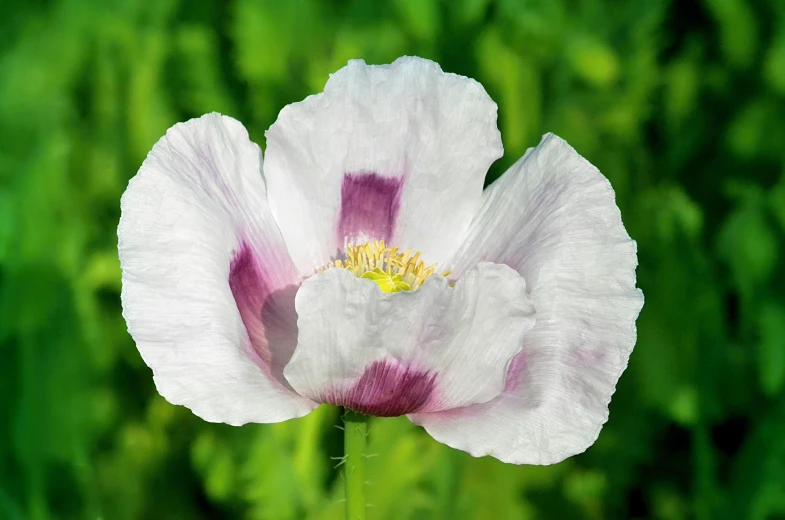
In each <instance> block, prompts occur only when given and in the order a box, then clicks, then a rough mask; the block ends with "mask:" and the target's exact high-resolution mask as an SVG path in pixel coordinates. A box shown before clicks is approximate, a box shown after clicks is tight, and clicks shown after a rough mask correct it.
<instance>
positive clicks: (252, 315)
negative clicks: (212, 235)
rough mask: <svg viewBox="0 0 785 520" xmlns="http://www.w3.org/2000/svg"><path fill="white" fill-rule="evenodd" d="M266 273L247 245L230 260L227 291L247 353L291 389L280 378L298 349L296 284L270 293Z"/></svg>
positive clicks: (264, 369) (244, 243) (243, 244)
mask: <svg viewBox="0 0 785 520" xmlns="http://www.w3.org/2000/svg"><path fill="white" fill-rule="evenodd" d="M268 279H269V276H268V273H266V271H265V269H264V268H263V266H262V265H260V263H259V262H258V261H257V258H256V256H255V255H254V253H253V250H252V249H251V247H250V246H249V245H248V244H247V243H246V242H244V241H243V242H241V243H240V247H239V249H238V250H237V252H236V253H235V254H234V258H232V262H231V264H230V268H229V288H230V289H231V290H232V295H233V296H234V301H235V302H236V303H237V310H238V311H240V317H241V318H242V320H243V324H244V325H245V329H246V331H247V332H248V338H249V339H250V342H251V344H250V345H249V346H248V347H249V349H248V350H249V352H248V354H249V355H250V356H251V358H252V359H253V360H254V361H255V362H256V364H257V365H259V367H260V368H261V369H262V370H263V371H264V372H265V373H266V374H267V375H269V376H270V377H272V378H274V379H275V380H277V381H278V382H279V383H281V384H282V385H283V386H284V387H286V388H288V389H290V390H291V385H290V384H289V382H288V381H287V380H286V378H285V377H284V376H283V368H284V367H285V366H286V364H287V363H288V362H289V360H290V359H291V357H292V354H293V353H294V349H295V347H296V346H297V312H296V311H295V308H294V296H295V294H296V293H297V286H296V285H289V286H286V287H284V288H282V289H278V290H272V291H271V290H270V288H269V284H268V283H267V281H266V280H268Z"/></svg>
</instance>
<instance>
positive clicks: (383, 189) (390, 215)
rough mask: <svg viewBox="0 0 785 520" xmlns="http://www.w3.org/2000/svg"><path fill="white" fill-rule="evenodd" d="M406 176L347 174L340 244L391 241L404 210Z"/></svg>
mask: <svg viewBox="0 0 785 520" xmlns="http://www.w3.org/2000/svg"><path fill="white" fill-rule="evenodd" d="M402 187H403V177H383V176H381V175H379V174H377V173H366V172H361V173H347V174H345V175H344V176H343V183H342V184H341V211H340V215H339V218H338V242H339V243H340V244H344V243H347V242H356V241H358V240H362V241H371V240H390V238H391V237H392V234H393V231H394V230H395V221H396V219H397V218H398V210H399V208H400V199H401V191H402V190H401V189H402Z"/></svg>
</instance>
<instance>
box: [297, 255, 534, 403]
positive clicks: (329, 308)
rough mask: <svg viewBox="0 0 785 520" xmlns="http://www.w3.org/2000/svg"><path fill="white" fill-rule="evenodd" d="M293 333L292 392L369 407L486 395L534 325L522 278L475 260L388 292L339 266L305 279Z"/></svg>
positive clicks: (500, 382) (500, 383)
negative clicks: (453, 278) (454, 278)
mask: <svg viewBox="0 0 785 520" xmlns="http://www.w3.org/2000/svg"><path fill="white" fill-rule="evenodd" d="M296 306H297V313H298V327H299V338H298V343H297V349H296V350H295V352H294V356H292V360H291V361H290V362H289V364H288V365H287V366H286V368H285V369H284V375H285V376H286V378H287V379H288V380H289V382H290V383H291V384H292V386H293V387H294V388H295V390H297V392H298V393H300V394H302V395H305V396H308V397H310V398H311V399H314V400H316V401H320V402H328V403H332V404H340V405H344V406H347V407H350V408H353V409H355V410H357V411H360V412H364V413H369V414H372V415H401V414H403V413H408V412H412V411H416V410H444V409H447V408H452V407H456V406H464V405H467V404H471V403H479V402H487V401H489V400H490V399H493V398H494V397H495V396H497V395H498V394H499V393H500V392H501V391H502V390H503V389H504V383H505V374H506V373H507V368H508V365H509V363H510V360H511V359H512V358H513V356H515V354H517V353H518V352H519V351H520V347H521V345H522V337H523V334H524V333H525V332H526V331H527V330H529V329H530V328H531V327H532V325H533V324H534V309H533V308H532V306H531V304H530V303H529V300H528V297H527V295H526V284H525V282H524V280H523V278H521V277H520V276H519V275H518V274H517V273H515V271H513V270H512V269H510V268H509V267H507V266H504V265H496V264H490V263H488V264H480V265H479V266H478V267H477V268H476V269H473V270H471V271H469V272H468V273H466V275H465V276H464V277H463V278H462V279H461V280H459V281H458V282H457V283H456V284H455V287H450V285H449V283H448V281H447V280H446V279H445V278H444V277H439V276H433V277H431V278H429V279H428V280H426V281H425V283H424V284H423V285H422V287H420V288H419V289H417V290H416V291H411V292H408V291H402V292H398V293H393V294H389V293H385V292H382V291H381V290H380V289H379V287H378V286H377V285H376V284H375V283H374V282H372V281H370V280H366V279H360V278H357V277H355V276H354V275H353V274H351V273H350V272H349V271H347V270H345V269H340V268H333V269H328V270H327V271H326V272H324V273H320V274H317V275H315V276H313V277H312V278H310V279H308V280H306V281H305V282H303V285H302V287H301V288H300V290H299V292H298V293H297V298H296Z"/></svg>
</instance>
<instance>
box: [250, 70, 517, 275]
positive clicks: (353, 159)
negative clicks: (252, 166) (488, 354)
mask: <svg viewBox="0 0 785 520" xmlns="http://www.w3.org/2000/svg"><path fill="white" fill-rule="evenodd" d="M266 135H267V157H266V162H265V165H264V169H265V178H266V180H267V184H268V189H269V194H270V197H269V198H270V205H271V208H272V211H273V215H274V216H275V219H276V221H277V222H278V224H279V226H280V228H281V231H282V233H283V236H284V238H285V240H286V245H287V247H288V248H289V251H290V253H291V254H292V258H293V259H294V261H295V264H296V265H297V267H298V268H299V269H300V270H301V272H302V273H303V274H304V275H310V274H312V273H313V272H314V271H315V270H316V269H319V268H321V267H323V266H324V265H326V264H327V263H328V262H329V261H330V260H331V259H333V258H334V257H335V255H336V252H337V251H339V250H342V249H343V248H344V246H345V244H346V243H348V242H351V243H355V244H357V243H363V242H368V241H371V240H385V241H387V242H388V243H392V244H394V245H397V246H400V247H401V248H402V249H406V248H412V249H413V250H415V251H421V252H422V253H423V258H425V259H427V261H428V262H429V263H434V262H439V261H440V260H443V259H444V258H446V257H447V255H449V253H451V252H452V251H454V250H455V249H456V248H457V247H458V245H459V244H460V237H462V236H464V233H465V231H466V229H467V228H468V225H469V222H470V221H471V218H472V216H473V215H474V214H475V212H476V211H477V209H478V208H479V205H480V201H481V198H482V187H483V181H484V178H485V174H486V172H487V171H488V167H489V166H490V165H491V163H493V161H495V160H496V159H498V158H499V157H500V156H501V155H502V145H501V137H500V134H499V131H498V129H497V127H496V104H495V103H494V102H493V101H492V100H491V99H490V97H488V94H487V93H486V92H485V90H484V89H483V87H482V85H480V84H479V83H477V82H476V81H474V80H471V79H468V78H465V77H462V76H457V75H455V74H447V73H444V72H442V70H441V69H440V68H439V65H438V64H436V63H434V62H432V61H428V60H424V59H420V58H410V57H406V58H400V59H398V60H396V61H395V62H394V63H393V64H392V65H383V66H368V65H366V64H365V62H363V61H361V60H355V61H351V62H349V65H348V66H346V67H344V68H343V69H341V70H339V71H338V72H336V73H335V74H333V75H332V76H331V77H330V80H329V81H328V82H327V85H326V86H325V89H324V93H322V94H319V95H316V96H311V97H309V98H307V99H305V100H304V101H302V102H300V103H294V104H292V105H289V106H287V107H285V108H284V109H283V110H282V111H281V113H280V115H279V116H278V120H277V121H276V122H275V124H273V125H272V127H270V129H269V130H268V131H267V134H266Z"/></svg>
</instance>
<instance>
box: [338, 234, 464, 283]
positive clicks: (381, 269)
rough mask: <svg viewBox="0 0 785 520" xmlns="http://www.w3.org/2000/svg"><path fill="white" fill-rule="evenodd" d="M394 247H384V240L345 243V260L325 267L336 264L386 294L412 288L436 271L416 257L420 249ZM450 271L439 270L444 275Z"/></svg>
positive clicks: (433, 267)
mask: <svg viewBox="0 0 785 520" xmlns="http://www.w3.org/2000/svg"><path fill="white" fill-rule="evenodd" d="M398 249H399V248H397V247H387V246H385V244H384V240H378V241H374V242H366V243H365V244H361V245H353V244H349V245H348V246H346V260H336V261H335V262H330V263H329V264H327V267H326V269H329V268H331V267H340V268H342V269H347V270H348V271H351V272H352V273H354V275H355V276H357V278H367V279H369V280H373V281H374V282H376V285H378V286H379V288H380V289H381V290H382V291H384V292H387V293H395V292H399V291H414V290H415V289H417V288H418V287H419V286H421V285H422V283H423V282H424V281H425V280H426V279H427V278H428V277H429V276H431V275H433V274H434V273H435V272H436V264H433V265H429V266H426V265H425V262H423V261H422V260H420V252H419V251H418V252H417V253H415V254H414V255H412V250H411V249H407V250H406V251H404V252H402V253H401V252H399V251H398ZM449 274H450V271H445V272H443V273H441V276H448V275H449Z"/></svg>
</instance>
